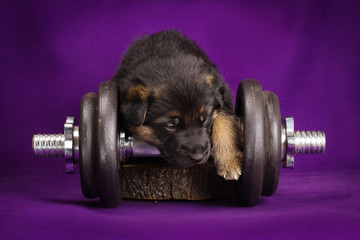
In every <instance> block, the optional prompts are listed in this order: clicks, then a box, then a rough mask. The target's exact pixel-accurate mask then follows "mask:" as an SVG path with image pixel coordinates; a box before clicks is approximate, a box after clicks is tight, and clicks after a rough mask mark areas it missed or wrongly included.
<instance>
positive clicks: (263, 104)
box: [33, 80, 326, 207]
mask: <svg viewBox="0 0 360 240" xmlns="http://www.w3.org/2000/svg"><path fill="white" fill-rule="evenodd" d="M118 112H119V95H118V85H117V83H116V82H113V81H106V82H102V83H101V84H100V85H99V88H98V94H95V93H87V94H85V95H84V96H83V97H82V99H81V103H80V112H79V126H74V117H67V118H66V122H65V124H64V134H57V135H44V134H41V135H40V134H38V135H34V136H33V150H34V154H35V156H37V157H63V158H65V162H66V164H65V166H66V172H67V173H73V172H74V171H75V167H76V166H77V165H80V178H81V189H82V193H83V195H84V196H85V197H87V198H89V199H93V198H96V197H99V198H100V202H101V204H102V205H103V206H105V207H117V206H118V205H119V204H120V203H121V171H120V168H121V165H122V164H123V162H125V161H128V160H129V159H131V158H132V157H160V156H161V154H160V152H159V150H158V149H157V148H155V147H153V146H151V145H149V144H147V143H145V142H142V141H140V140H137V139H136V138H134V137H132V136H130V135H128V134H126V133H125V131H124V129H123V128H122V127H121V126H120V125H121V121H120V120H121V119H118V116H119V114H118ZM235 113H236V115H237V116H238V117H239V119H240V122H241V126H242V130H241V131H242V132H243V134H240V133H239V137H240V136H241V135H242V136H243V138H244V139H243V142H244V146H243V152H244V159H243V169H242V175H241V177H240V179H239V181H237V182H236V184H235V185H236V189H235V191H236V195H237V201H238V203H239V204H241V205H245V206H253V205H256V204H257V203H258V202H259V200H260V196H261V195H263V196H271V195H273V194H274V193H275V191H276V189H277V186H278V182H279V176H280V165H281V162H282V165H283V167H285V168H294V155H295V154H320V153H324V152H325V145H326V139H325V134H324V132H321V131H306V132H305V131H301V132H300V131H296V132H295V131H294V119H293V118H292V117H286V118H281V114H280V105H279V101H278V98H277V96H276V95H275V94H274V93H273V92H270V91H264V92H263V90H262V87H261V85H260V84H259V82H257V81H256V80H244V81H242V82H241V83H240V84H239V87H238V91H237V96H236V105H235Z"/></svg>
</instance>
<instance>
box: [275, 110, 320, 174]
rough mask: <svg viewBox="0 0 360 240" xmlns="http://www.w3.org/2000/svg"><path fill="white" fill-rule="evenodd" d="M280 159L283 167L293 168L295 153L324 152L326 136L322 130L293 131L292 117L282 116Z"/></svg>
mask: <svg viewBox="0 0 360 240" xmlns="http://www.w3.org/2000/svg"><path fill="white" fill-rule="evenodd" d="M281 120H282V127H281V161H282V162H283V168H294V155H295V154H321V153H325V146H326V137H325V133H324V132H322V131H296V132H295V131H294V118H293V117H286V118H282V119H281Z"/></svg>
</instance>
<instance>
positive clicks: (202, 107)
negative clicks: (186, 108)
mask: <svg viewBox="0 0 360 240" xmlns="http://www.w3.org/2000/svg"><path fill="white" fill-rule="evenodd" d="M204 111H205V106H204V105H202V106H201V107H200V115H201V114H202V113H203V112H204Z"/></svg>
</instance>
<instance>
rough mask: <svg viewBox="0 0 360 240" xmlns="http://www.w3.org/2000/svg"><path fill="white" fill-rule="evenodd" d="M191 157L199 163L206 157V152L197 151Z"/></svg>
mask: <svg viewBox="0 0 360 240" xmlns="http://www.w3.org/2000/svg"><path fill="white" fill-rule="evenodd" d="M190 157H191V160H192V161H193V162H194V163H197V162H200V161H201V160H203V159H204V157H205V154H204V153H202V152H197V153H193V154H191V155H190Z"/></svg>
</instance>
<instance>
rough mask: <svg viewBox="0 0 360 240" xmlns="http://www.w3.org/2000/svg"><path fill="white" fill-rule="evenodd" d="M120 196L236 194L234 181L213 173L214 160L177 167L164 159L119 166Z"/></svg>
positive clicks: (179, 197)
mask: <svg viewBox="0 0 360 240" xmlns="http://www.w3.org/2000/svg"><path fill="white" fill-rule="evenodd" d="M122 171H123V173H122V196H123V198H127V199H148V200H168V199H175V200H205V199H224V198H231V197H235V188H234V182H233V181H225V180H224V179H223V178H221V177H219V176H218V175H217V174H216V169H215V165H214V163H206V164H203V165H197V166H194V167H192V168H177V167H174V166H170V165H168V164H166V163H161V162H160V163H139V164H128V165H123V167H122Z"/></svg>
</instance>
